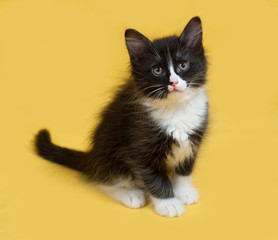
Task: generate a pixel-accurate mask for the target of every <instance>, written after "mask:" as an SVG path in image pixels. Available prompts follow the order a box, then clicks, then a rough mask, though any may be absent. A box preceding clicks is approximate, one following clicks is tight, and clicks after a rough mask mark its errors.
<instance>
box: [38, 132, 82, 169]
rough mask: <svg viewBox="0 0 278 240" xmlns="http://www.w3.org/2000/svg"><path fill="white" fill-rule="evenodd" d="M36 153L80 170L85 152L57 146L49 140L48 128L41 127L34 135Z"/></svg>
mask: <svg viewBox="0 0 278 240" xmlns="http://www.w3.org/2000/svg"><path fill="white" fill-rule="evenodd" d="M35 150H36V152H37V154H38V155H39V156H41V157H43V158H45V159H47V160H49V161H51V162H54V163H59V164H61V165H64V166H67V167H69V168H72V169H74V170H78V171H82V168H81V166H82V162H83V161H82V160H83V159H84V157H85V156H86V152H81V151H76V150H72V149H68V148H64V147H59V146H57V145H55V144H53V143H52V142H51V138H50V134H49V132H48V130H46V129H42V130H40V131H39V132H38V134H37V135H36V136H35Z"/></svg>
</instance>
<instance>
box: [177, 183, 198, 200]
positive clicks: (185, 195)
mask: <svg viewBox="0 0 278 240" xmlns="http://www.w3.org/2000/svg"><path fill="white" fill-rule="evenodd" d="M174 194H175V196H176V197H177V198H178V199H180V200H181V201H182V203H183V204H186V205H190V204H194V203H197V202H198V200H199V194H198V192H197V190H196V189H195V188H194V187H193V186H188V187H185V188H184V189H178V190H174Z"/></svg>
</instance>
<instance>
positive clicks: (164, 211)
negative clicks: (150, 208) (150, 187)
mask: <svg viewBox="0 0 278 240" xmlns="http://www.w3.org/2000/svg"><path fill="white" fill-rule="evenodd" d="M151 200H152V203H153V205H154V209H155V211H156V212H157V213H158V214H159V215H161V216H165V217H179V216H181V215H182V214H183V213H184V211H185V209H184V206H183V203H182V202H181V201H180V200H179V199H177V198H168V199H159V198H155V197H151Z"/></svg>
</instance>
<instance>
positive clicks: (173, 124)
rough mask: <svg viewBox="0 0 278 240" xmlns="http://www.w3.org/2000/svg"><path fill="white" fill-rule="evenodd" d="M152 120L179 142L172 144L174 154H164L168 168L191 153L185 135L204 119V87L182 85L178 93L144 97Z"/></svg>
mask: <svg viewBox="0 0 278 240" xmlns="http://www.w3.org/2000/svg"><path fill="white" fill-rule="evenodd" d="M144 104H145V105H146V106H147V107H149V109H150V114H151V116H152V117H153V119H154V121H155V122H157V123H158V124H159V125H160V127H161V128H164V129H165V130H166V133H167V134H168V135H169V136H172V137H173V138H174V139H175V140H176V141H177V142H178V143H179V145H180V147H177V146H176V145H175V144H173V146H172V147H173V148H172V149H173V150H174V151H173V154H174V156H168V157H169V159H168V160H169V161H168V164H169V165H170V167H173V166H175V165H177V164H178V163H179V162H180V161H183V160H184V159H185V157H188V156H189V155H190V154H191V153H192V144H191V143H190V142H189V141H188V134H192V133H193V132H194V129H198V127H200V125H201V123H202V122H203V120H204V117H205V114H206V107H207V95H206V90H205V88H204V87H202V88H197V89H191V88H185V89H184V91H182V92H171V93H169V94H168V96H167V98H166V99H159V100H145V102H144Z"/></svg>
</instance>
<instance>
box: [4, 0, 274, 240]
mask: <svg viewBox="0 0 278 240" xmlns="http://www.w3.org/2000/svg"><path fill="white" fill-rule="evenodd" d="M196 15H198V16H200V17H201V19H202V21H203V29H204V45H205V47H206V49H207V54H208V57H209V62H210V67H209V72H208V79H209V83H208V92H209V97H210V103H211V124H210V130H209V135H208V138H207V140H206V142H205V144H204V145H203V147H202V149H201V152H200V156H199V158H198V163H197V166H196V169H195V170H196V171H195V174H194V176H195V180H194V181H195V184H196V186H197V188H198V189H199V192H200V202H199V203H198V204H196V205H193V206H188V207H186V209H187V211H186V213H185V214H184V215H183V216H182V217H181V218H175V219H167V218H163V217H160V216H158V215H157V214H155V212H154V211H153V209H152V208H151V207H150V206H147V207H144V208H142V209H139V210H131V209H128V208H125V207H123V206H122V205H121V204H119V203H117V202H115V201H114V200H112V199H110V198H108V197H106V196H105V195H103V194H102V193H100V192H98V191H97V190H96V189H95V188H94V187H93V186H91V185H89V184H87V183H85V182H84V181H83V180H82V179H81V177H80V175H79V173H77V172H75V171H72V170H68V169H66V168H63V167H61V166H58V165H55V164H52V163H50V162H47V161H44V160H42V159H41V158H39V157H38V156H36V155H35V154H34V153H33V150H32V144H31V141H32V138H33V135H34V134H35V133H36V132H37V130H39V129H40V128H42V127H47V128H49V129H50V131H51V133H52V137H53V139H54V142H56V143H58V144H61V145H63V146H67V147H74V148H77V149H86V147H87V146H88V136H89V132H90V131H91V128H92V127H94V126H95V124H96V116H97V113H98V112H99V111H100V110H101V108H102V107H103V106H104V105H105V104H106V103H107V101H108V100H109V96H111V95H112V94H113V90H114V88H115V87H116V86H117V85H118V84H119V83H120V82H122V79H123V78H124V77H125V76H127V68H128V55H127V50H126V49H125V43H124V30H125V29H126V28H135V29H137V30H139V31H140V32H142V33H143V34H145V35H146V36H148V37H150V38H151V39H153V38H156V37H161V36H165V35H170V34H174V33H180V32H181V31H182V29H183V28H184V26H185V24H186V23H187V22H188V21H189V19H190V18H191V17H193V16H196ZM277 26H278V1H277V0H269V1H263V0H258V1H244V0H234V1H221V0H218V1H216V0H210V1H207V0H182V1H176V0H173V1H161V0H159V1H158V0H155V1H148V0H141V1H130V0H129V1H128V0H126V1H124V0H117V1H112V0H110V1H103V0H33V1H31V0H2V1H0V104H1V108H0V113H1V115H0V119H1V124H0V139H1V145H0V146H1V147H0V149H1V151H0V191H1V193H0V239H3V240H6V239H7V240H12V239H20V240H33V239H34V240H35V239H40V240H44V239H47V240H49V239H82V240H86V239H123V240H124V239H267V240H272V239H273V240H274V239H278V230H277V226H278V224H277V223H278V217H277V214H278V207H277V204H278V65H277V59H278V47H277V45H278V27H277Z"/></svg>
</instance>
